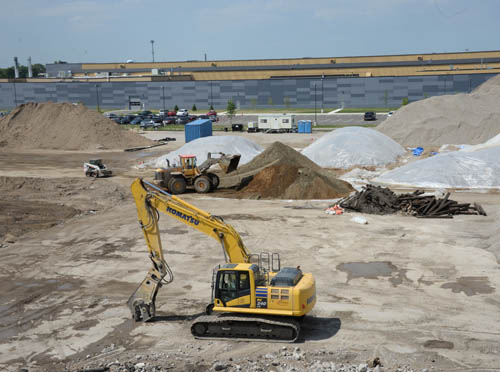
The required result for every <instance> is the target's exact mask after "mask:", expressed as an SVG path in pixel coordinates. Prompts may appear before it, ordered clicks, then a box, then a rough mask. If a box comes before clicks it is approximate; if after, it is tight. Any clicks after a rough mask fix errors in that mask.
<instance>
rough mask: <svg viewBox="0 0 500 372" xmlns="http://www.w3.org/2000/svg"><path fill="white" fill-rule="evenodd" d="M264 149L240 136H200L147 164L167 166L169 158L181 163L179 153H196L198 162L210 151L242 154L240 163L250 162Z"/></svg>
mask: <svg viewBox="0 0 500 372" xmlns="http://www.w3.org/2000/svg"><path fill="white" fill-rule="evenodd" d="M263 150H264V149H263V148H262V147H261V146H260V145H258V144H256V143H255V142H253V141H250V140H248V139H246V138H243V137H240V136H212V137H203V138H198V139H196V140H194V141H191V142H188V143H186V144H185V145H184V146H182V147H181V148H179V149H177V150H175V151H172V152H169V153H168V154H166V155H162V156H160V157H159V158H156V159H154V160H151V161H149V162H147V163H146V164H145V166H149V167H167V160H168V161H169V162H170V165H173V164H177V163H179V155H196V158H197V162H198V164H201V163H203V162H204V161H205V160H206V159H207V154H208V153H209V152H212V153H213V152H223V153H224V154H228V155H235V154H240V155H241V159H240V165H241V164H245V163H248V162H249V161H250V160H252V159H253V158H254V157H255V156H257V155H258V154H260V153H261V152H262V151H263Z"/></svg>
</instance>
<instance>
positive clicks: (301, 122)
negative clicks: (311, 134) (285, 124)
mask: <svg viewBox="0 0 500 372" xmlns="http://www.w3.org/2000/svg"><path fill="white" fill-rule="evenodd" d="M297 133H304V120H299V122H298V123H297Z"/></svg>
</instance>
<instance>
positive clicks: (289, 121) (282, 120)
mask: <svg viewBox="0 0 500 372" xmlns="http://www.w3.org/2000/svg"><path fill="white" fill-rule="evenodd" d="M257 125H258V128H257V131H258V132H265V133H293V132H297V122H296V120H295V115H290V114H268V115H260V116H259V121H258V124H257Z"/></svg>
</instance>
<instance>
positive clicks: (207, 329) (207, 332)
mask: <svg viewBox="0 0 500 372" xmlns="http://www.w3.org/2000/svg"><path fill="white" fill-rule="evenodd" d="M191 333H192V334H193V336H194V337H195V338H198V339H210V340H220V339H231V340H238V341H266V342H295V341H296V340H297V338H298V337H299V334H300V323H299V322H298V321H297V320H296V319H293V318H284V317H274V316H251V315H246V314H218V315H205V316H200V317H198V318H197V319H196V320H195V321H194V322H193V324H192V325H191Z"/></svg>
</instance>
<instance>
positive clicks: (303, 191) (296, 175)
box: [241, 164, 352, 199]
mask: <svg viewBox="0 0 500 372" xmlns="http://www.w3.org/2000/svg"><path fill="white" fill-rule="evenodd" d="M351 191H352V188H351V185H349V184H348V183H347V182H344V181H340V180H335V179H332V178H329V177H327V176H324V175H322V174H320V173H319V172H316V171H315V170H313V169H308V168H299V167H295V166H293V165H287V164H281V165H272V166H270V167H267V168H265V169H264V170H262V171H260V172H259V173H258V174H257V175H256V176H255V177H254V178H253V179H252V181H250V183H249V184H248V186H247V187H245V188H244V189H243V190H242V191H241V195H242V196H245V197H250V198H254V197H255V198H272V199H335V198H341V197H344V196H346V195H348V194H349V193H350V192H351Z"/></svg>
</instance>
